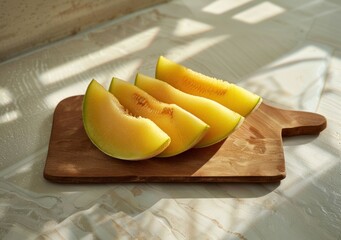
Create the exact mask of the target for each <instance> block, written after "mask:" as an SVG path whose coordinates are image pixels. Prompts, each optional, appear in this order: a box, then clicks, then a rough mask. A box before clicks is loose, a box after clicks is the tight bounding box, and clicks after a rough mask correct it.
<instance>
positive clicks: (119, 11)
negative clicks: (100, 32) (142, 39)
mask: <svg viewBox="0 0 341 240" xmlns="http://www.w3.org/2000/svg"><path fill="white" fill-rule="evenodd" d="M166 1H167V0H96V1H94V0H58V1H54V0H0V62H1V61H3V60H6V59H9V58H11V57H13V56H16V55H18V54H20V53H22V52H25V51H27V50H29V49H31V48H33V47H37V46H41V45H44V44H46V43H48V42H51V41H54V40H57V39H60V38H63V37H65V36H68V35H72V34H76V33H77V32H79V31H81V30H84V29H86V28H89V27H91V26H94V25H95V24H98V23H101V22H104V21H106V20H110V19H113V18H115V17H118V16H122V15H124V14H127V13H130V12H133V11H136V10H138V9H142V8H145V7H148V6H152V5H154V4H156V3H160V2H166Z"/></svg>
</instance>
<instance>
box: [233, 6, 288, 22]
mask: <svg viewBox="0 0 341 240" xmlns="http://www.w3.org/2000/svg"><path fill="white" fill-rule="evenodd" d="M284 11H285V9H284V8H282V7H280V6H278V5H276V4H274V3H271V2H263V3H261V4H258V5H257V6H254V7H252V8H249V9H247V10H245V11H243V12H240V13H238V14H236V15H234V16H233V17H232V18H233V19H235V20H239V21H242V22H245V23H249V24H255V23H259V22H262V21H264V20H266V19H269V18H272V17H274V16H277V15H279V14H281V13H283V12H284Z"/></svg>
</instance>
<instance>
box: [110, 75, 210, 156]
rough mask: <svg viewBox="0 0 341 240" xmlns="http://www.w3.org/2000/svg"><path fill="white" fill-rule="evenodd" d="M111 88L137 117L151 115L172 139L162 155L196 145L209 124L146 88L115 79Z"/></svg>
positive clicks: (168, 154) (171, 154) (175, 152)
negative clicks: (151, 93) (159, 97)
mask: <svg viewBox="0 0 341 240" xmlns="http://www.w3.org/2000/svg"><path fill="white" fill-rule="evenodd" d="M109 91H110V92H111V93H112V94H114V96H115V97H116V98H117V99H118V101H119V102H120V103H121V104H122V105H123V106H124V107H125V108H126V109H128V110H129V112H130V113H131V114H133V115H135V116H141V117H145V118H149V119H150V120H152V121H153V122H155V123H156V125H158V126H159V127H160V128H161V129H162V130H163V131H164V132H165V133H167V134H168V136H170V138H171V143H170V144H169V146H168V147H167V148H166V149H165V150H164V151H163V152H162V153H161V154H159V155H158V156H159V157H170V156H174V155H177V154H179V153H182V152H184V151H186V150H188V149H190V148H191V147H193V146H194V145H196V144H197V143H198V142H199V141H200V140H201V139H202V138H203V137H204V135H205V134H206V132H207V130H208V129H209V126H208V125H207V124H206V123H205V122H203V121H202V120H201V119H199V118H198V117H196V116H194V115H193V114H191V113H189V112H187V111H185V110H184V109H182V108H180V107H179V106H177V105H175V104H167V103H163V102H160V101H158V100H156V99H155V98H154V97H152V96H151V95H149V94H148V93H146V92H145V91H143V90H142V89H140V88H138V87H136V86H134V85H133V84H130V83H128V82H125V81H123V80H120V79H118V78H113V79H112V81H111V84H110V88H109Z"/></svg>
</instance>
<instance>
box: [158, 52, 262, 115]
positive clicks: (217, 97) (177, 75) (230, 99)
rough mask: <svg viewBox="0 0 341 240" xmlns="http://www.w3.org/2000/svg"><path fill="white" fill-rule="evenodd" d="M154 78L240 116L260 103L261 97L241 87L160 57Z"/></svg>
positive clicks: (246, 113)
mask: <svg viewBox="0 0 341 240" xmlns="http://www.w3.org/2000/svg"><path fill="white" fill-rule="evenodd" d="M155 77H156V78H157V79H160V80H162V81H165V82H167V83H169V84H170V85H172V86H173V87H175V88H177V89H179V90H181V91H183V92H186V93H189V94H193V95H197V96H202V97H206V98H209V99H212V100H214V101H216V102H218V103H220V104H222V105H224V106H225V107H227V108H229V109H231V110H232V111H235V112H237V113H239V114H241V115H242V116H246V115H248V114H249V113H250V112H252V110H253V109H256V106H258V105H259V103H260V102H261V97H259V96H257V95H256V94H253V93H251V92H249V91H248V90H246V89H244V88H242V87H239V86H237V85H235V84H231V83H228V82H227V81H223V80H219V79H216V78H212V77H209V76H206V75H203V74H201V73H198V72H195V71H193V70H191V69H189V68H186V67H185V66H182V65H180V64H178V63H175V62H173V61H171V60H169V59H167V58H165V57H162V56H161V57H159V60H158V62H157V66H156V72H155Z"/></svg>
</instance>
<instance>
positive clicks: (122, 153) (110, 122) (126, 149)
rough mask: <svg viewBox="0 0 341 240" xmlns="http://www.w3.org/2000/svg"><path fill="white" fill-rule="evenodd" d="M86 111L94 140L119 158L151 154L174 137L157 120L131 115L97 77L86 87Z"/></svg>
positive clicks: (88, 132)
mask: <svg viewBox="0 0 341 240" xmlns="http://www.w3.org/2000/svg"><path fill="white" fill-rule="evenodd" d="M82 115H83V124H84V128H85V131H86V133H87V135H88V137H89V138H90V140H91V141H92V142H93V143H94V145H95V146H97V148H98V149H100V150H101V151H102V152H104V153H105V154H107V155H109V156H112V157H115V158H119V159H123V160H142V159H147V158H151V157H153V156H155V155H158V154H159V153H161V152H162V151H163V150H164V149H166V148H167V147H168V145H169V144H170V137H169V136H168V135H167V134H166V133H165V132H164V131H162V130H161V129H160V128H159V127H158V126H157V125H156V124H155V123H154V122H153V121H151V120H150V119H146V118H142V117H139V118H136V117H134V116H131V115H130V114H129V113H127V111H126V110H125V109H124V107H123V106H122V105H121V104H120V103H119V101H118V100H117V99H116V98H115V97H114V96H113V95H112V94H111V93H110V92H108V91H106V89H104V87H103V86H102V85H100V84H99V83H98V82H97V81H96V80H92V81H91V83H90V84H89V86H88V88H87V90H86V93H85V96H84V99H83V112H82Z"/></svg>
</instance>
